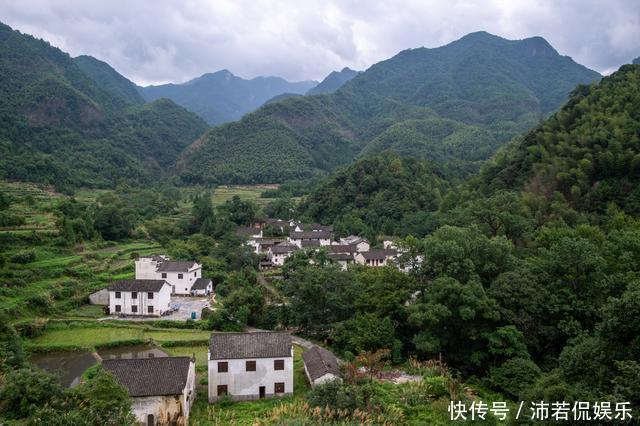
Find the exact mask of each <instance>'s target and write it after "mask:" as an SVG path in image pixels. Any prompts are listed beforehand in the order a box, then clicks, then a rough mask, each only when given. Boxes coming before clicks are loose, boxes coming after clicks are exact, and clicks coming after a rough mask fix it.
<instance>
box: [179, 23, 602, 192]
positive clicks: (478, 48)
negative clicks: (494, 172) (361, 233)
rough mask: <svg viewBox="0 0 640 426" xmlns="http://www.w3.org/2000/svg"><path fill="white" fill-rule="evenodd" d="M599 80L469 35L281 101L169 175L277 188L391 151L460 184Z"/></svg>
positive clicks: (570, 65) (522, 48)
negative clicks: (451, 171) (435, 165)
mask: <svg viewBox="0 0 640 426" xmlns="http://www.w3.org/2000/svg"><path fill="white" fill-rule="evenodd" d="M600 78H601V76H600V75H599V74H598V73H596V72H595V71H592V70H589V69H587V68H585V67H584V66H582V65H579V64H577V63H575V62H574V61H573V60H572V59H571V58H569V57H567V56H561V55H559V54H558V52H556V51H555V50H554V49H553V47H551V46H550V45H549V44H548V43H547V42H546V41H545V40H544V39H543V38H541V37H533V38H528V39H525V40H506V39H503V38H500V37H497V36H494V35H491V34H488V33H486V32H479V33H472V34H469V35H467V36H465V37H463V38H461V39H460V40H457V41H454V42H452V43H450V44H448V45H446V46H442V47H439V48H434V49H427V48H419V49H410V50H405V51H402V52H400V53H399V54H397V55H396V56H394V57H392V58H390V59H388V60H385V61H382V62H379V63H377V64H375V65H373V66H372V67H370V68H369V69H368V70H367V71H365V72H363V73H361V74H359V75H357V76H356V77H354V78H353V79H352V80H350V81H349V82H347V83H345V84H344V85H343V86H342V87H341V88H339V89H338V90H337V91H335V92H334V93H332V94H329V95H318V96H305V97H298V98H290V99H284V100H281V101H279V102H275V103H270V104H268V105H265V106H263V107H262V108H260V109H258V110H257V111H255V112H253V113H251V114H248V115H247V116H245V117H244V118H243V119H242V120H240V121H239V122H237V123H232V124H227V125H223V126H219V127H216V128H214V129H212V130H210V131H209V132H208V133H207V134H206V135H204V136H203V137H202V138H201V139H200V140H198V142H197V143H196V144H194V145H193V146H191V147H190V148H189V149H188V150H186V151H185V153H184V154H183V155H182V156H181V158H180V160H179V161H178V167H177V172H178V174H179V175H180V177H181V178H182V179H183V181H184V182H190V183H219V182H225V183H231V182H233V183H266V182H279V181H283V180H285V179H292V178H305V177H309V176H312V175H314V174H318V173H325V172H327V171H330V170H332V169H333V168H335V167H336V166H339V165H342V164H346V163H349V162H351V161H353V159H354V158H355V157H356V156H358V155H365V154H366V155H370V154H375V153H377V152H380V151H381V150H393V151H398V152H401V153H402V154H403V155H410V156H415V157H426V158H427V159H430V160H434V161H440V162H452V163H456V164H458V166H459V168H460V170H463V171H464V173H469V172H470V171H473V170H477V169H478V168H479V164H480V163H481V162H482V161H483V160H486V159H487V158H489V157H490V156H491V155H492V154H493V153H494V152H495V151H496V149H497V148H498V147H500V146H501V145H503V144H504V143H505V142H507V141H508V140H509V139H511V138H512V137H513V136H515V135H517V134H519V133H522V132H523V131H526V130H528V129H530V128H532V127H533V126H535V125H536V123H538V122H539V121H540V119H542V118H543V117H544V116H546V115H548V114H550V113H551V112H553V111H554V110H556V109H557V108H559V107H560V106H561V105H562V103H563V102H564V101H565V100H566V97H567V95H568V94H569V92H570V91H571V90H572V89H573V88H574V87H575V86H576V85H577V84H581V83H591V82H595V81H598V80H599V79H600Z"/></svg>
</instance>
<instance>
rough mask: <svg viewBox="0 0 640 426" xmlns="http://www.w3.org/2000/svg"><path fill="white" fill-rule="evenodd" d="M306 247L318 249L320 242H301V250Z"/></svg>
mask: <svg viewBox="0 0 640 426" xmlns="http://www.w3.org/2000/svg"><path fill="white" fill-rule="evenodd" d="M307 247H320V240H303V241H302V248H307Z"/></svg>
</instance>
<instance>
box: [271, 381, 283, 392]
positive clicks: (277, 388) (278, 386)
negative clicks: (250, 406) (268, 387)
mask: <svg viewBox="0 0 640 426" xmlns="http://www.w3.org/2000/svg"><path fill="white" fill-rule="evenodd" d="M273 390H274V391H275V393H284V382H279V383H275V384H274V385H273Z"/></svg>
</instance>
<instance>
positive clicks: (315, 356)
mask: <svg viewBox="0 0 640 426" xmlns="http://www.w3.org/2000/svg"><path fill="white" fill-rule="evenodd" d="M302 360H303V361H304V371H305V373H307V377H308V378H309V383H311V386H315V385H319V384H323V383H327V382H330V381H333V380H340V381H342V378H341V377H340V364H339V362H338V358H336V356H335V355H334V354H333V353H331V351H328V350H327V349H325V348H321V347H320V346H313V347H312V348H311V349H309V350H308V351H306V352H303V353H302Z"/></svg>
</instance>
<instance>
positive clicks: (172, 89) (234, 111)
mask: <svg viewBox="0 0 640 426" xmlns="http://www.w3.org/2000/svg"><path fill="white" fill-rule="evenodd" d="M316 84H317V82H315V81H300V82H288V81H286V80H284V79H282V78H280V77H256V78H253V79H250V80H246V79H243V78H240V77H238V76H235V75H233V74H232V73H231V72H229V71H228V70H221V71H218V72H215V73H208V74H204V75H202V76H200V77H198V78H194V79H193V80H190V81H187V82H186V83H182V84H162V85H158V86H146V87H139V88H138V90H139V92H140V94H141V95H142V96H143V97H144V99H146V100H147V101H153V100H156V99H160V98H168V99H171V100H173V101H174V102H175V103H177V104H178V105H182V106H183V107H185V108H186V109H188V110H189V111H192V112H194V113H196V114H198V115H199V116H200V117H202V118H203V119H204V120H205V121H206V122H207V123H209V124H211V125H216V124H222V123H226V122H229V121H235V120H239V119H240V118H241V117H242V116H243V115H245V114H246V113H248V112H251V111H253V110H255V109H257V108H259V107H260V106H261V105H263V104H264V103H265V102H267V101H268V100H269V99H272V98H273V97H275V96H278V95H282V94H284V93H293V94H304V93H305V92H306V91H307V90H309V89H310V88H312V87H314V86H315V85H316Z"/></svg>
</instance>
